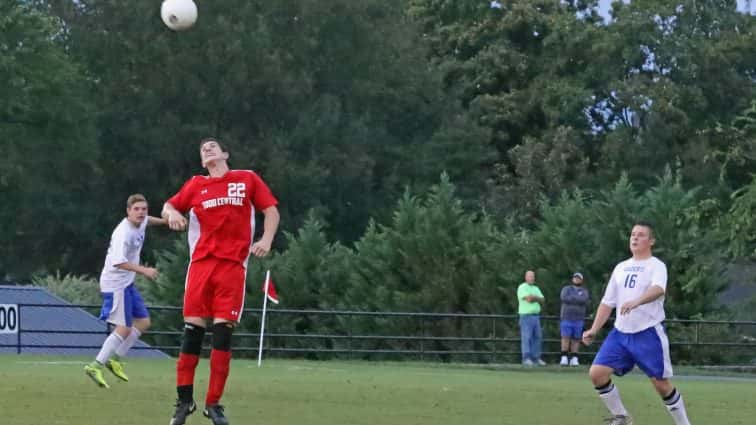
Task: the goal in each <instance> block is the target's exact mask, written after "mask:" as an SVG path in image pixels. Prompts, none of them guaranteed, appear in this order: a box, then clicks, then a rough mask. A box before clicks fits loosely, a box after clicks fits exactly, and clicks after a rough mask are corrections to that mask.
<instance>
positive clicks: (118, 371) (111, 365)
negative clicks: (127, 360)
mask: <svg viewBox="0 0 756 425" xmlns="http://www.w3.org/2000/svg"><path fill="white" fill-rule="evenodd" d="M105 367H107V368H108V370H110V371H111V372H113V375H115V376H116V378H118V379H120V380H122V381H124V382H129V377H128V376H126V372H124V371H123V363H121V361H120V359H117V358H111V359H110V360H108V362H107V363H105Z"/></svg>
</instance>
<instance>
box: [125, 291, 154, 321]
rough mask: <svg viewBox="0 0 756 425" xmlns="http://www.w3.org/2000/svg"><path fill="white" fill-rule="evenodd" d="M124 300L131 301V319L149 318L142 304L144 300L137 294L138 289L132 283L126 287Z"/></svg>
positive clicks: (145, 307)
mask: <svg viewBox="0 0 756 425" xmlns="http://www.w3.org/2000/svg"><path fill="white" fill-rule="evenodd" d="M126 298H127V299H131V309H130V310H131V317H133V318H134V319H144V318H147V317H150V313H149V312H148V311H147V306H146V305H145V304H144V298H142V294H140V293H139V289H137V287H136V285H134V284H133V283H132V284H131V285H129V286H127V287H126ZM127 311H128V310H127Z"/></svg>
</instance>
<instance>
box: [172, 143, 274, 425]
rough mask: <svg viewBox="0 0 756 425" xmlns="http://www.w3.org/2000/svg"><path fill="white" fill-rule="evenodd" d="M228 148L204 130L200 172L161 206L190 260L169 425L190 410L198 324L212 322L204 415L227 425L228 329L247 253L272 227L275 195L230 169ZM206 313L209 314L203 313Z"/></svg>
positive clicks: (258, 248)
mask: <svg viewBox="0 0 756 425" xmlns="http://www.w3.org/2000/svg"><path fill="white" fill-rule="evenodd" d="M228 156H229V155H228V152H227V150H226V149H225V148H224V147H223V146H222V145H221V144H220V142H218V140H216V139H213V138H209V139H203V140H202V141H201V142H200V158H201V159H202V166H203V167H204V168H206V169H207V171H208V174H209V175H207V176H194V177H192V178H191V179H189V181H187V182H186V183H184V186H183V187H182V188H181V190H180V191H179V192H178V193H177V194H175V195H173V197H171V198H170V199H168V201H167V202H166V203H165V205H164V206H163V214H162V215H163V217H164V218H165V219H166V220H167V221H168V226H169V227H170V228H171V229H172V230H177V231H179V230H184V229H186V228H187V220H186V218H185V217H184V214H187V213H188V214H189V221H188V239H189V252H190V256H191V258H190V263H189V270H188V271H187V276H186V283H185V288H184V322H185V323H184V339H183V343H182V346H181V353H180V354H179V358H178V362H177V365H176V390H177V392H178V400H177V402H176V410H175V412H174V414H173V418H171V425H183V424H184V423H185V422H186V417H187V416H188V415H190V414H192V413H193V412H194V411H195V410H196V408H197V407H196V405H195V403H194V371H195V369H196V368H197V363H198V362H199V356H200V352H201V351H202V339H203V337H204V335H205V328H206V327H207V326H208V324H210V325H211V326H212V332H213V335H212V352H211V354H210V383H209V385H208V390H207V397H206V399H205V410H204V415H205V416H206V417H208V418H210V420H212V422H213V425H228V423H229V422H228V419H226V417H225V415H224V413H223V406H221V405H220V404H218V403H219V401H220V398H221V396H222V395H223V388H224V387H225V385H226V378H227V377H228V372H229V366H230V363H231V334H232V333H233V329H234V325H235V324H236V323H238V322H239V319H241V313H242V309H243V308H244V287H245V278H246V271H247V260H248V259H249V256H250V255H254V256H256V257H264V256H266V255H267V254H268V252H269V251H270V246H271V243H272V242H273V237H274V236H275V234H276V230H277V229H278V222H279V220H280V216H279V214H278V208H276V205H277V204H278V201H277V200H276V198H275V197H273V194H272V193H271V191H270V189H269V188H268V186H267V185H266V184H265V182H263V180H262V179H261V178H260V176H258V175H257V174H255V173H254V172H252V171H250V170H231V169H229V167H228V163H227V160H228ZM256 211H261V212H262V213H263V214H264V215H265V220H264V223H263V235H262V238H261V239H260V240H259V241H257V242H255V243H252V237H253V235H254V231H255V212H256ZM210 319H212V320H210Z"/></svg>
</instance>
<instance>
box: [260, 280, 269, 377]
mask: <svg viewBox="0 0 756 425" xmlns="http://www.w3.org/2000/svg"><path fill="white" fill-rule="evenodd" d="M269 284H270V270H268V271H267V272H265V290H264V291H263V309H262V319H261V320H260V348H259V349H258V350H257V367H260V366H262V350H263V336H264V335H265V311H266V310H267V307H268V285H269Z"/></svg>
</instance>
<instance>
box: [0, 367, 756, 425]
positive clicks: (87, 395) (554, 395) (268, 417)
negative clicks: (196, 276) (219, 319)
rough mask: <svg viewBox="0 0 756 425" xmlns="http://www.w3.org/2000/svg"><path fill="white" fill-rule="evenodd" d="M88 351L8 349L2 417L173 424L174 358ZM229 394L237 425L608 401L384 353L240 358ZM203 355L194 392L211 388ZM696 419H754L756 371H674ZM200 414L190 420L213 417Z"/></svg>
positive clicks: (523, 414)
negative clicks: (102, 360)
mask: <svg viewBox="0 0 756 425" xmlns="http://www.w3.org/2000/svg"><path fill="white" fill-rule="evenodd" d="M87 360H88V359H81V358H73V359H72V358H70V357H43V356H19V357H17V356H14V355H3V356H0V421H1V422H2V423H3V424H4V425H142V424H159V425H167V424H168V422H169V420H170V416H171V413H172V411H173V410H172V409H173V408H172V406H173V402H174V400H175V392H174V361H173V360H170V359H165V360H130V361H129V362H128V363H127V365H126V370H127V372H128V373H129V376H130V378H131V382H128V383H122V382H117V380H116V379H115V377H113V376H112V375H110V374H108V375H106V378H107V379H108V382H109V383H110V384H111V389H110V390H104V389H100V388H98V387H96V386H95V385H94V383H92V382H91V381H90V380H89V378H87V377H86V376H85V375H84V372H83V371H82V368H83V366H84V364H85V361H87ZM231 367H232V374H231V378H230V379H229V383H228V391H227V396H226V397H224V400H223V402H224V404H225V405H226V406H227V415H228V418H229V420H230V422H231V424H232V425H252V424H265V425H494V424H495V425H510V424H511V425H551V424H554V425H587V424H600V423H601V418H602V417H603V416H605V411H604V408H603V406H602V405H601V403H600V401H599V400H598V398H597V396H596V395H595V394H594V391H593V388H592V387H591V385H590V382H589V381H588V379H587V376H586V373H585V372H586V370H587V369H585V368H582V367H581V368H580V370H563V369H559V368H558V367H556V366H552V367H548V368H545V369H531V370H521V369H519V368H516V367H507V368H503V369H499V370H492V369H483V368H475V367H464V366H455V365H438V364H419V363H378V362H342V361H327V362H308V361H288V360H268V361H265V362H264V364H263V367H262V368H260V369H258V368H257V366H256V364H255V362H253V361H248V360H235V361H234V362H233V363H232V366H231ZM207 368H208V364H207V360H204V359H203V361H202V362H201V363H200V366H199V368H198V382H197V385H196V388H197V390H196V391H195V397H196V398H197V400H198V404H201V400H202V399H203V397H204V394H205V388H206V386H207ZM615 382H617V383H618V384H619V388H620V391H621V393H622V396H623V399H624V400H625V404H626V406H627V408H628V409H629V410H630V412H631V413H632V414H633V416H634V417H635V423H636V425H669V424H673V422H672V419H671V418H670V417H669V415H668V414H667V412H666V410H665V409H664V407H663V406H662V404H661V401H660V400H659V398H658V397H657V396H656V395H655V394H653V391H652V389H651V386H650V384H649V383H648V382H647V380H646V379H645V378H644V377H642V376H639V375H632V376H628V377H624V378H621V379H617V380H616V381H615ZM676 384H677V385H678V387H679V388H680V389H681V390H682V392H683V395H684V397H685V400H686V403H687V405H688V412H689V415H690V417H691V421H692V422H693V423H694V424H696V425H699V424H701V425H703V424H716V425H746V424H748V425H751V424H753V423H754V418H756V406H754V403H753V400H756V380H754V379H740V380H732V379H728V378H721V379H718V378H713V379H712V378H711V377H709V378H706V379H691V378H687V379H686V378H682V377H681V379H677V381H676ZM209 423H210V422H209V421H208V420H207V419H205V418H204V417H202V415H201V414H199V412H198V413H195V414H194V415H193V416H191V417H190V418H189V420H188V421H187V425H193V424H209Z"/></svg>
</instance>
